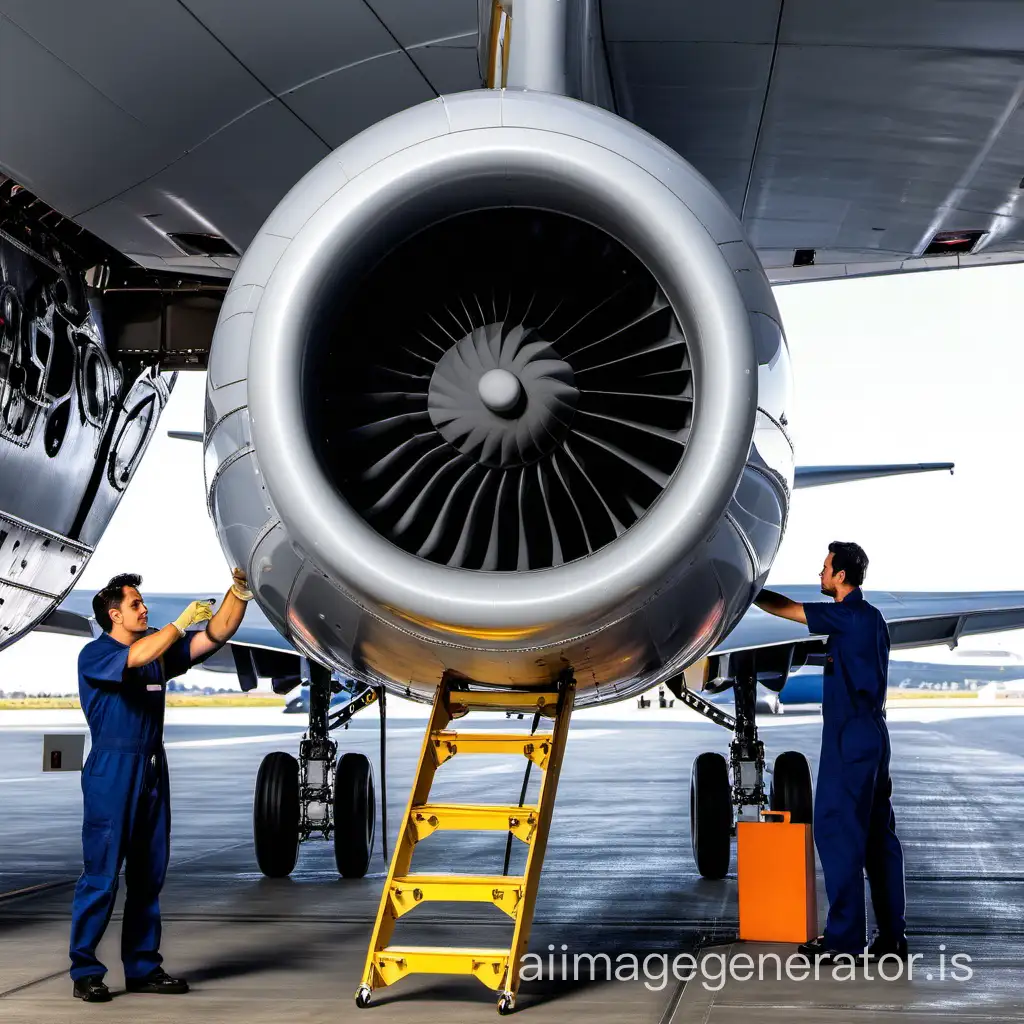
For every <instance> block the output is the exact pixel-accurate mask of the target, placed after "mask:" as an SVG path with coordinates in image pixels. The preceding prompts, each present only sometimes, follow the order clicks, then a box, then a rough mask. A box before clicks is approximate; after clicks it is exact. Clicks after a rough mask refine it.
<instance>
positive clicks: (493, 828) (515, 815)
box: [409, 804, 537, 843]
mask: <svg viewBox="0 0 1024 1024" xmlns="http://www.w3.org/2000/svg"><path fill="white" fill-rule="evenodd" d="M409 824H410V826H411V827H412V829H413V834H414V837H415V841H416V842H417V843H418V842H419V841H420V840H421V839H426V837H427V836H429V835H431V833H433V832H436V831H437V830H438V829H447V830H449V831H459V832H511V833H512V834H513V835H514V836H515V837H516V838H517V839H521V840H522V841H523V842H524V843H528V842H530V840H531V839H532V838H533V832H534V829H535V828H536V827H537V808H536V807H531V806H526V807H515V806H509V807H503V806H500V805H495V804H420V806H419V807H413V808H412V810H411V811H410V812H409Z"/></svg>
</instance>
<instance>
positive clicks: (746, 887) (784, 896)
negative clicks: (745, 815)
mask: <svg viewBox="0 0 1024 1024" xmlns="http://www.w3.org/2000/svg"><path fill="white" fill-rule="evenodd" d="M736 847H737V860H738V867H737V876H738V879H739V894H740V938H741V939H746V940H749V941H753V942H808V941H810V940H811V939H813V938H814V937H815V936H816V935H817V934H818V896H817V888H816V886H815V880H814V839H813V837H812V835H811V826H810V825H796V824H794V823H793V822H791V821H790V813H789V811H762V812H761V820H760V821H741V822H739V824H738V825H737V826H736Z"/></svg>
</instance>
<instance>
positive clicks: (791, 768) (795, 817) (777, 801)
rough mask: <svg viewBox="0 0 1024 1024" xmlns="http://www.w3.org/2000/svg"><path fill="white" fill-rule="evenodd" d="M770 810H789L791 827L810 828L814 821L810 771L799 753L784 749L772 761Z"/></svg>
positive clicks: (805, 759)
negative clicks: (773, 761)
mask: <svg viewBox="0 0 1024 1024" xmlns="http://www.w3.org/2000/svg"><path fill="white" fill-rule="evenodd" d="M770 799H771V808H772V810H773V811H789V814H790V819H789V820H790V821H791V822H793V824H794V825H810V824H811V823H812V822H813V820H814V792H813V787H812V786H811V769H810V767H809V766H808V764H807V758H806V757H804V755H803V754H801V753H800V751H799V750H787V751H785V752H784V753H782V754H779V756H778V757H777V758H775V771H774V774H773V775H772V788H771V797H770Z"/></svg>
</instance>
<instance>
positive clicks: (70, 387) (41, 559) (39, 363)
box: [0, 207, 174, 648]
mask: <svg viewBox="0 0 1024 1024" xmlns="http://www.w3.org/2000/svg"><path fill="white" fill-rule="evenodd" d="M3 209H4V210H5V211H6V210H7V207H3ZM8 226H9V227H10V231H5V232H0V648H3V647H6V646H7V645H9V644H11V643H13V642H14V641H15V640H17V639H18V638H19V637H21V636H22V635H24V634H25V633H26V632H28V631H29V630H30V629H32V628H33V627H34V626H35V625H36V624H37V623H39V622H40V621H41V620H42V619H43V618H44V617H45V616H47V615H48V614H49V613H50V612H52V611H53V610H54V609H55V608H56V607H57V605H58V604H60V602H61V600H62V598H63V597H64V596H65V594H67V593H68V591H69V590H71V588H72V587H73V586H74V584H75V583H76V582H77V581H78V580H79V579H80V578H81V573H82V570H83V569H84V568H85V565H86V563H87V562H88V560H89V558H90V556H91V555H92V552H93V549H94V548H95V546H96V544H97V543H98V541H99V539H100V537H101V536H102V535H103V531H104V530H105V529H106V526H107V524H108V522H109V521H110V518H111V516H112V515H113V513H114V510H115V509H116V508H117V505H118V502H119V501H120V500H121V496H122V495H123V493H124V491H125V488H126V487H127V486H128V484H129V482H130V481H131V479H132V477H133V475H134V474H135V471H136V469H137V468H138V466H139V464H140V462H141V460H142V456H143V454H144V453H145V450H146V447H147V446H148V444H149V441H150V439H151V438H152V436H153V434H154V433H155V432H156V429H157V423H158V421H159V418H160V414H161V412H162V411H163V408H164V406H165V405H166V403H167V399H168V397H169V395H170V391H171V388H172V387H173V384H174V377H173V376H161V375H160V374H159V373H158V372H157V371H155V370H153V369H150V368H145V367H143V366H142V365H141V364H138V363H130V362H128V361H121V362H119V363H117V364H116V365H115V364H114V362H113V361H112V360H111V357H110V355H109V354H108V351H107V348H106V345H105V343H104V339H103V336H102V334H101V330H100V323H99V317H98V310H96V309H94V308H92V306H91V305H90V303H89V301H88V299H87V297H86V291H85V286H84V281H83V280H82V274H81V270H80V269H75V268H74V267H73V265H72V264H70V263H69V260H68V256H69V254H68V253H66V252H64V251H63V250H62V248H61V246H60V245H58V244H57V243H56V242H50V243H49V244H48V245H46V246H45V248H44V245H43V240H44V237H45V235H44V233H41V232H40V233H35V232H32V231H29V230H28V229H26V228H25V226H24V224H22V223H21V222H20V221H19V220H18V217H17V212H16V211H15V212H14V213H13V214H12V215H11V218H10V222H9V224H8ZM14 231H17V236H16V235H15V234H13V233H12V232H14Z"/></svg>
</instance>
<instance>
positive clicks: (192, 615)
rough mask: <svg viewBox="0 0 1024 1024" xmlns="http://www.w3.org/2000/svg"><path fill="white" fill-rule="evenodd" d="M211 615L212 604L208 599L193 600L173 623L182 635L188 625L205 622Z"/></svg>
mask: <svg viewBox="0 0 1024 1024" xmlns="http://www.w3.org/2000/svg"><path fill="white" fill-rule="evenodd" d="M212 617H213V604H212V603H211V602H210V601H193V602H192V603H191V604H190V605H189V606H188V607H187V608H186V609H185V610H184V611H183V612H182V613H181V614H180V615H179V616H178V617H177V618H176V619H175V620H174V625H175V626H177V627H178V632H179V633H180V634H181V635H182V636H184V635H185V630H186V629H188V627H189V626H195V625H196V624H197V623H200V622H206V621H207V620H208V619H210V618H212Z"/></svg>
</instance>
